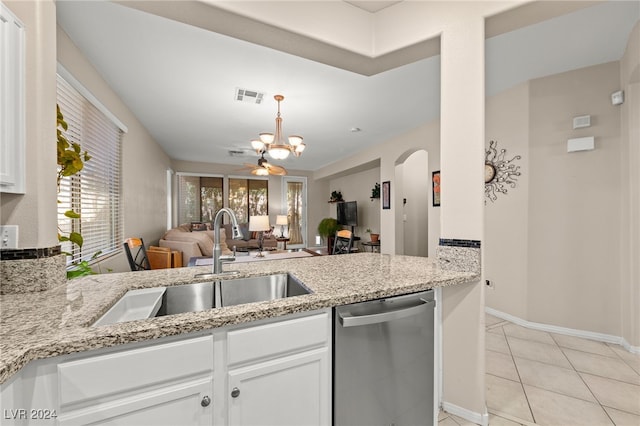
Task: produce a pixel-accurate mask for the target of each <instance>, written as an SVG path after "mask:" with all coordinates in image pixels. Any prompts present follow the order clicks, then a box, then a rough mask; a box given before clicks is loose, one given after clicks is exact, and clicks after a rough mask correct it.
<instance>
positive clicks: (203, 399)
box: [200, 395, 211, 407]
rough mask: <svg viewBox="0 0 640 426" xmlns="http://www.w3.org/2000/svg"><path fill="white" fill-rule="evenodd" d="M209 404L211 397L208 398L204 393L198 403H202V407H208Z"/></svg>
mask: <svg viewBox="0 0 640 426" xmlns="http://www.w3.org/2000/svg"><path fill="white" fill-rule="evenodd" d="M209 404H211V398H209V396H208V395H205V396H204V398H202V401H200V405H202V406H203V407H208V406H209Z"/></svg>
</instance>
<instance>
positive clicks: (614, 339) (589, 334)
mask: <svg viewBox="0 0 640 426" xmlns="http://www.w3.org/2000/svg"><path fill="white" fill-rule="evenodd" d="M484 311H485V312H486V313H488V314H489V315H493V316H494V317H498V318H502V319H503V320H506V321H509V322H512V323H514V324H517V325H520V326H522V327H527V328H531V329H534V330H540V331H547V332H550V333H557V334H564V335H567V336H574V337H581V338H583V339H589V340H596V341H599V342H604V343H613V344H616V345H620V346H622V347H623V348H625V349H626V350H627V351H629V352H631V353H634V354H640V346H631V345H630V344H629V342H627V341H626V340H625V339H624V338H623V337H622V336H614V335H612V334H604V333H596V332H593V331H585V330H577V329H575V328H567V327H558V326H556V325H549V324H542V323H539V322H531V321H526V320H523V319H522V318H518V317H516V316H513V315H510V314H507V313H505V312H501V311H497V310H495V309H493V308H489V307H487V306H485V308H484Z"/></svg>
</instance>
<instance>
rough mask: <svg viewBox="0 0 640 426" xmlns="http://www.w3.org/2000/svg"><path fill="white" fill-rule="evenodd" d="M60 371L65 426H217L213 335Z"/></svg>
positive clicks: (86, 361)
mask: <svg viewBox="0 0 640 426" xmlns="http://www.w3.org/2000/svg"><path fill="white" fill-rule="evenodd" d="M57 370H58V389H59V390H60V394H59V404H60V405H59V406H60V410H59V412H58V422H59V425H61V426H70V425H86V424H99V425H196V426H197V425H209V424H211V419H212V412H211V399H212V398H213V375H212V373H213V338H212V336H210V335H209V336H203V337H195V338H190V339H185V340H179V341H175V342H170V343H164V344H158V345H153V346H149V347H143V348H139V349H131V350H127V351H118V352H113V353H108V354H105V355H99V356H92V357H88V358H84V359H78V360H73V361H69V362H63V363H59V364H58V366H57Z"/></svg>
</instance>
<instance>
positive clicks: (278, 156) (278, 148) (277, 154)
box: [267, 144, 291, 160]
mask: <svg viewBox="0 0 640 426" xmlns="http://www.w3.org/2000/svg"><path fill="white" fill-rule="evenodd" d="M267 153H268V154H269V156H271V158H273V159H274V160H284V159H285V158H287V157H288V156H289V153H291V151H290V150H289V148H288V147H287V146H286V145H280V144H278V145H276V144H271V145H269V148H267Z"/></svg>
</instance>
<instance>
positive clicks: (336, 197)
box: [329, 191, 344, 203]
mask: <svg viewBox="0 0 640 426" xmlns="http://www.w3.org/2000/svg"><path fill="white" fill-rule="evenodd" d="M341 201H344V199H343V198H342V192H341V191H333V192H331V198H330V199H329V202H330V203H339V202H341Z"/></svg>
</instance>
